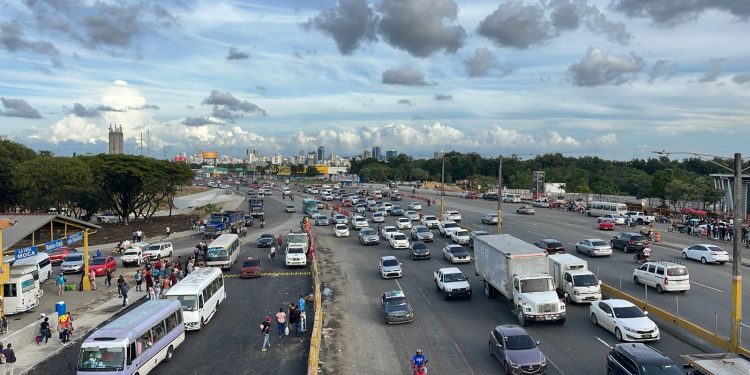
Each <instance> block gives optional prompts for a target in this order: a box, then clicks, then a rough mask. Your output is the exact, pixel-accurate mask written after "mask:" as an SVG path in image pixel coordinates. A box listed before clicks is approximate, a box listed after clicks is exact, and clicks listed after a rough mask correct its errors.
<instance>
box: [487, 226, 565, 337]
mask: <svg viewBox="0 0 750 375" xmlns="http://www.w3.org/2000/svg"><path fill="white" fill-rule="evenodd" d="M474 258H475V262H474V265H475V267H476V273H477V275H478V276H480V277H481V278H482V279H483V281H484V293H485V295H487V297H488V298H492V297H494V296H495V295H496V294H497V293H499V294H501V295H503V296H504V297H505V298H507V299H508V300H509V301H512V308H513V312H514V314H515V315H516V317H517V318H518V324H520V325H522V326H525V325H527V324H528V323H529V322H533V321H556V322H558V323H560V324H562V323H564V322H565V302H563V301H562V300H561V299H560V298H559V297H558V296H557V292H556V291H555V282H554V280H553V279H552V276H550V274H549V273H548V272H549V266H548V264H547V252H545V251H544V250H542V249H540V248H538V247H536V246H534V245H532V244H530V243H528V242H524V241H522V240H519V239H518V238H515V237H513V236H511V235H508V234H494V235H486V236H479V237H476V238H474Z"/></svg>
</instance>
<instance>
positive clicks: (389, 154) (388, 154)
mask: <svg viewBox="0 0 750 375" xmlns="http://www.w3.org/2000/svg"><path fill="white" fill-rule="evenodd" d="M396 155H398V152H396V150H388V151H386V152H385V160H386V161H387V160H391V159H393V158H395V157H396Z"/></svg>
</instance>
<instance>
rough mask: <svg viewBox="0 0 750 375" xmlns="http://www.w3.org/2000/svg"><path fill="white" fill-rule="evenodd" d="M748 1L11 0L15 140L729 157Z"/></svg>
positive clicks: (0, 41)
mask: <svg viewBox="0 0 750 375" xmlns="http://www.w3.org/2000/svg"><path fill="white" fill-rule="evenodd" d="M744 4H745V3H744V2H743V0H727V1H723V2H687V3H682V2H677V1H663V2H659V4H656V3H653V2H639V1H632V0H551V1H545V2H536V1H520V0H505V1H484V0H474V1H468V0H460V1H454V0H408V1H393V0H378V1H365V0H346V1H343V0H342V1H338V2H337V1H333V0H316V1H306V2H299V1H289V0H284V1H274V2H271V1H245V2H229V1H219V2H210V3H209V2H202V1H198V0H188V1H164V2H159V3H149V2H143V1H136V0H132V1H122V2H117V3H111V4H110V3H102V2H78V1H73V0H59V1H54V2H53V1H47V0H40V1H33V2H30V1H21V0H10V1H8V2H6V3H5V8H4V10H5V11H4V12H3V14H2V15H0V50H2V51H3V52H4V53H3V54H1V55H0V64H1V66H2V68H0V69H2V70H1V71H2V74H3V80H2V81H3V83H2V84H0V98H2V101H0V136H3V137H6V138H9V139H12V140H14V141H17V142H20V143H22V144H25V145H27V146H29V147H31V148H32V149H35V150H46V151H51V152H53V153H55V154H58V155H71V154H73V153H78V154H83V153H99V152H105V153H106V152H107V151H108V144H107V143H108V128H109V125H110V124H117V125H118V126H122V127H123V138H124V139H123V152H124V153H129V154H138V153H140V152H141V148H143V151H144V153H146V154H148V155H150V156H154V157H162V156H163V155H167V156H171V155H176V154H179V153H181V152H184V153H193V152H196V151H197V150H199V149H211V150H219V151H221V152H224V153H227V154H233V155H241V154H244V152H245V151H244V150H245V149H247V148H253V149H257V150H259V152H261V153H263V154H268V155H273V154H275V153H276V152H280V153H284V154H293V153H294V152H296V150H299V149H300V148H303V149H305V150H308V151H309V150H317V147H318V146H320V145H325V151H326V152H325V153H326V154H329V153H336V154H338V155H356V154H362V153H363V150H365V149H367V150H370V152H371V153H373V154H374V148H375V147H376V146H377V147H379V149H380V150H381V152H380V155H379V160H380V159H384V156H385V155H384V154H383V152H384V151H385V150H399V151H400V152H404V153H407V154H410V155H413V156H415V157H430V156H431V155H433V154H434V153H435V152H436V150H441V152H442V150H445V151H446V152H447V151H451V150H455V151H458V152H464V153H466V152H477V153H479V154H481V155H494V154H512V153H518V154H523V153H533V154H543V153H547V152H560V153H563V154H565V155H570V156H581V155H592V156H599V157H602V158H606V159H618V160H627V159H632V158H646V157H649V156H651V155H652V154H651V152H652V151H654V150H662V149H666V150H680V151H693V152H701V153H707V154H720V155H723V154H724V153H727V151H725V150H732V151H733V150H741V148H742V146H743V144H742V139H746V138H747V137H748V136H750V108H748V107H747V105H746V103H747V100H748V99H750V70H749V69H750V68H748V66H747V65H746V64H745V61H750V49H748V48H747V47H741V46H742V45H745V44H744V39H745V35H746V31H747V26H748V17H750V10H748V8H747V7H746V6H745V5H744ZM97 25H108V26H107V27H106V28H100V27H97ZM732 151H729V153H731V152H732ZM727 156H728V155H727Z"/></svg>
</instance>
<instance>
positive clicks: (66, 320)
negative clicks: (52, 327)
mask: <svg viewBox="0 0 750 375" xmlns="http://www.w3.org/2000/svg"><path fill="white" fill-rule="evenodd" d="M57 332H58V333H59V334H60V335H59V336H60V342H62V343H63V344H67V343H68V342H69V341H70V335H71V334H72V333H73V318H72V317H71V316H70V312H67V313H65V314H63V315H62V316H60V317H59V318H58V319H57Z"/></svg>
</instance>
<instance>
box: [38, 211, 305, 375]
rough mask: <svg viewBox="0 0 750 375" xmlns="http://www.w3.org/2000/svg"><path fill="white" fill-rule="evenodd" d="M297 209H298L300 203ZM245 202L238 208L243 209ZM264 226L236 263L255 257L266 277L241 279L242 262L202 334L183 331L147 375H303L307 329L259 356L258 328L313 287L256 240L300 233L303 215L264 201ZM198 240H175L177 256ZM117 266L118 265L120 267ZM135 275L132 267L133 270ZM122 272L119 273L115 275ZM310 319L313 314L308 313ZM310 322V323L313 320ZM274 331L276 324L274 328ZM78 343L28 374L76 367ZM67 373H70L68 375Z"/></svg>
mask: <svg viewBox="0 0 750 375" xmlns="http://www.w3.org/2000/svg"><path fill="white" fill-rule="evenodd" d="M295 203H298V205H301V200H299V202H297V201H295ZM246 204H247V203H243V205H242V206H240V208H241V209H245V210H247V206H246ZM265 206H266V207H265V212H266V227H265V228H264V229H260V228H259V227H258V225H257V222H256V225H255V226H253V227H252V228H250V229H251V230H250V232H249V234H248V236H247V237H245V238H243V239H241V242H242V248H241V249H242V250H241V251H242V252H241V253H240V258H239V259H244V258H247V257H248V256H253V257H256V258H260V259H262V266H263V272H264V276H262V277H261V278H257V279H239V278H237V277H234V276H236V274H237V273H238V272H239V268H240V264H241V262H239V261H238V263H236V264H235V265H234V266H233V267H232V270H231V271H230V272H226V273H225V276H226V277H225V279H224V280H225V288H226V292H227V299H226V300H225V301H224V302H223V303H222V304H221V305H220V306H219V310H218V311H217V313H216V315H215V316H214V317H213V318H212V319H211V321H210V322H209V323H208V324H207V325H206V326H205V327H204V329H203V330H201V331H195V332H187V337H186V339H185V342H184V343H183V344H182V345H181V346H180V347H179V348H178V349H177V350H176V351H175V353H174V357H173V360H172V361H171V362H169V363H162V364H160V365H159V366H157V367H156V369H155V370H154V371H152V372H151V374H156V375H160V374H165V375H166V374H211V373H215V374H271V373H273V374H287V375H298V374H302V373H304V372H305V371H306V368H307V356H308V349H309V346H310V338H309V336H310V330H308V331H307V332H306V333H305V335H304V336H303V337H302V338H295V337H294V336H293V335H291V336H288V337H284V338H282V339H278V338H277V337H276V336H275V335H271V344H272V346H271V348H270V349H269V350H268V351H267V352H261V351H260V348H261V342H262V341H261V339H262V337H261V335H260V333H259V329H258V324H260V322H261V321H262V320H263V319H264V318H265V317H266V316H267V315H271V316H273V315H274V314H275V313H276V312H277V311H278V309H279V308H280V307H283V308H284V309H285V310H286V309H287V308H288V306H289V304H290V303H291V302H292V301H296V300H297V296H298V295H299V294H307V293H309V292H310V290H311V288H312V283H311V279H310V276H309V268H304V269H295V270H292V271H296V272H293V273H290V272H289V271H290V270H289V269H287V268H286V267H285V266H284V265H283V257H281V259H279V257H277V259H276V260H275V263H274V264H271V263H270V261H269V260H268V249H267V248H264V249H259V248H257V247H256V246H255V241H256V239H257V237H258V236H259V235H260V233H266V232H268V233H277V234H278V233H281V232H288V231H289V229H293V228H298V225H299V224H298V223H299V221H300V220H301V214H299V213H296V214H288V213H284V212H283V209H284V206H283V205H282V204H281V203H280V202H279V201H277V200H274V199H268V198H266V203H265ZM197 241H198V238H192V239H191V238H184V239H176V240H175V241H173V245H174V248H175V256H178V255H182V256H183V259H185V257H186V256H188V255H189V254H192V251H193V250H192V249H193V247H194V246H195V244H196V242H197ZM119 266H120V265H119V264H118V267H119ZM131 270H132V272H135V268H131ZM120 271H122V269H119V270H118V272H120ZM307 314H308V317H310V318H312V311H308V312H307ZM311 320H312V319H310V321H311ZM272 328H273V329H274V330H275V325H273V326H272ZM79 348H80V341H77V342H74V343H72V344H70V345H68V346H67V347H66V348H65V349H63V350H62V351H61V352H59V353H58V354H56V355H55V356H52V357H50V358H49V359H47V360H45V361H44V362H42V363H41V364H40V365H39V366H37V367H36V368H35V369H34V370H33V371H31V372H30V374H39V375H46V374H57V373H63V372H64V371H62V369H66V368H68V363H75V362H76V360H77V357H78V349H79ZM70 373H74V372H73V371H71V372H70Z"/></svg>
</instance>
